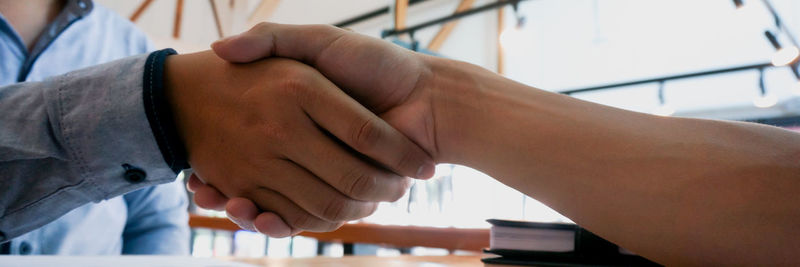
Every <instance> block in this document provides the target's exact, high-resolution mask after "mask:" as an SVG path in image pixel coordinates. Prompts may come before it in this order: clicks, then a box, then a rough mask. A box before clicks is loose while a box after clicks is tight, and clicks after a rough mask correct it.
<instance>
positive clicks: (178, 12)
mask: <svg viewBox="0 0 800 267" xmlns="http://www.w3.org/2000/svg"><path fill="white" fill-rule="evenodd" d="M182 18H183V0H177V2H176V3H175V23H174V24H173V26H172V37H175V39H178V38H181V19H182Z"/></svg>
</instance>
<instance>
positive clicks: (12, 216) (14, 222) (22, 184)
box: [0, 55, 175, 242]
mask: <svg viewBox="0 0 800 267" xmlns="http://www.w3.org/2000/svg"><path fill="white" fill-rule="evenodd" d="M146 61H147V55H142V56H136V57H131V58H126V59H122V60H118V61H114V62H111V63H107V64H103V65H98V66H95V67H91V68H87V69H83V70H78V71H74V72H71V73H68V74H65V75H62V76H57V77H54V78H52V79H49V80H46V81H43V82H32V83H20V84H15V85H11V86H6V87H0V114H2V115H0V242H2V241H5V240H8V239H11V238H14V237H16V236H19V235H21V234H23V233H25V232H28V231H31V230H33V229H36V228H38V227H41V226H43V225H44V224H46V223H48V222H50V221H53V220H55V219H56V218H58V217H60V216H61V215H63V214H65V213H67V212H68V211H70V210H72V209H74V208H76V207H79V206H81V205H83V204H85V203H87V202H97V201H100V200H103V199H109V198H112V197H115V196H118V195H121V194H124V193H126V192H130V191H133V190H136V189H140V188H143V187H147V186H152V185H156V184H162V183H166V182H170V181H173V180H174V178H175V173H174V171H173V170H172V169H171V168H170V167H171V166H170V165H168V164H167V163H166V162H165V160H164V158H163V157H162V153H161V150H160V148H159V144H158V143H157V141H156V138H155V137H154V134H153V131H152V130H151V126H150V122H149V121H148V117H147V115H146V113H145V107H144V103H143V79H142V77H144V71H145V65H146Z"/></svg>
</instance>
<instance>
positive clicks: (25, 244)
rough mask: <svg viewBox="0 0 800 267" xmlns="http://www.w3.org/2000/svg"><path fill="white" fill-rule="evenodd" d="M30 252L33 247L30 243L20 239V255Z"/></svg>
mask: <svg viewBox="0 0 800 267" xmlns="http://www.w3.org/2000/svg"><path fill="white" fill-rule="evenodd" d="M31 252H33V247H32V246H31V244H30V243H28V242H25V241H22V243H20V244H19V254H20V255H28V254H31Z"/></svg>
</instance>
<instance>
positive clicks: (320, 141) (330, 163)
mask: <svg viewBox="0 0 800 267" xmlns="http://www.w3.org/2000/svg"><path fill="white" fill-rule="evenodd" d="M308 123H309V125H308V127H309V128H315V127H316V126H314V125H313V123H312V122H310V121H309V122H308ZM296 135H298V137H297V138H298V139H299V140H300V141H298V142H302V143H304V144H305V145H306V147H308V148H309V150H302V151H300V150H295V151H292V152H290V153H288V154H287V157H288V158H289V159H291V160H292V161H294V162H297V164H299V165H301V166H305V168H306V169H308V170H309V171H310V172H311V173H313V174H314V175H316V176H317V177H320V179H322V180H324V181H325V182H327V183H328V184H330V185H331V186H333V187H334V188H336V190H338V191H339V192H341V193H342V194H344V195H347V196H349V197H351V198H354V199H357V200H361V201H395V200H397V199H399V198H401V197H402V196H403V195H404V194H405V192H406V189H408V186H409V185H410V180H409V179H408V178H406V177H402V176H399V175H396V174H394V173H392V172H389V171H386V170H385V169H383V168H378V167H375V166H373V165H372V164H370V163H367V162H365V161H364V160H363V159H360V158H358V157H357V156H356V155H354V153H352V152H351V151H348V150H347V149H346V148H345V147H343V146H342V145H341V144H340V143H337V142H335V141H333V140H331V138H330V137H329V136H327V135H325V134H323V133H322V132H320V131H318V130H312V131H302V132H297V133H296Z"/></svg>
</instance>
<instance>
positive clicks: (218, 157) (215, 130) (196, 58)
mask: <svg viewBox="0 0 800 267" xmlns="http://www.w3.org/2000/svg"><path fill="white" fill-rule="evenodd" d="M63 5H64V1H55V0H26V1H14V0H0V12H2V13H3V15H4V17H5V18H6V19H7V20H8V21H9V23H10V24H11V25H12V26H13V27H14V30H15V31H16V32H17V33H18V34H19V35H20V37H21V38H22V40H23V42H24V43H25V45H26V46H27V47H28V48H29V49H30V47H32V46H33V45H34V44H35V42H36V39H37V38H38V36H39V35H40V34H41V33H42V32H43V30H44V29H45V27H46V26H47V25H48V24H49V23H50V22H51V21H52V20H53V19H54V18H55V17H56V16H57V15H58V14H59V12H60V11H61V9H62V8H63ZM42 11H44V12H42ZM265 73H266V74H265ZM165 80H166V81H165V85H164V86H165V94H166V97H167V99H168V102H169V104H170V107H171V111H172V115H173V117H174V121H176V124H177V125H176V128H177V130H178V133H179V136H180V137H181V139H182V141H183V142H184V145H185V146H186V148H187V152H188V160H189V163H190V164H191V165H192V166H193V168H194V170H195V173H196V174H199V175H201V176H202V177H203V180H202V181H201V180H200V179H198V178H197V177H196V176H195V177H194V178H193V179H191V181H190V187H191V185H193V184H196V183H198V182H200V183H201V184H202V185H203V186H206V185H208V186H214V187H213V193H214V194H216V196H218V197H220V198H223V199H227V198H237V197H246V198H247V199H248V200H247V203H246V205H248V206H247V208H252V209H256V207H257V208H258V209H257V210H256V211H259V212H260V210H271V211H273V212H274V213H271V214H269V215H264V216H261V218H267V219H268V220H270V221H271V222H273V224H277V225H279V226H281V227H283V228H281V229H278V228H277V227H275V226H273V225H269V226H270V229H273V231H275V229H278V230H280V231H279V232H275V235H279V236H286V235H290V234H292V233H297V232H300V231H304V230H305V231H330V230H333V229H336V228H338V227H339V226H340V225H341V224H343V223H344V222H345V221H348V220H353V219H358V218H362V217H364V216H367V215H369V214H371V213H372V212H373V211H374V210H375V208H376V207H377V202H379V201H394V200H396V199H398V198H400V197H401V196H402V195H403V193H404V192H405V190H406V189H407V188H408V186H409V179H408V178H407V177H418V178H429V177H431V176H432V175H433V172H434V168H435V167H434V164H433V160H432V158H431V157H430V155H428V153H427V152H426V151H424V150H422V149H421V148H420V147H419V146H418V145H417V144H415V143H413V142H412V141H411V140H410V139H408V138H407V137H406V136H404V135H403V134H401V133H399V132H398V131H397V130H395V129H394V128H392V127H391V126H389V125H388V124H387V123H386V122H384V121H383V120H381V119H380V118H379V117H377V116H375V115H374V114H373V113H371V112H369V111H368V110H367V109H366V108H364V107H363V106H361V105H360V104H359V103H357V102H356V101H354V100H353V99H352V98H350V97H349V96H347V95H346V94H344V93H343V92H342V91H341V90H340V89H339V88H338V87H336V86H335V85H334V84H332V83H331V82H330V81H328V80H327V79H326V78H325V77H324V76H323V75H321V74H320V73H319V72H318V71H316V70H314V69H313V68H311V67H309V66H307V65H304V64H302V63H299V62H297V61H292V60H287V59H275V60H268V61H264V62H257V63H253V64H238V65H232V64H230V63H228V62H225V61H223V60H221V59H219V58H218V57H217V56H216V55H214V53H212V52H211V51H207V52H203V53H196V54H187V55H176V56H170V57H168V59H167V61H166V63H165ZM145 130H146V131H148V132H149V131H150V130H149V129H145ZM121 141H124V140H121ZM204 190H205V191H207V190H208V189H201V190H199V191H198V192H200V193H201V195H204V192H205V191H204ZM211 200H213V201H218V200H219V199H211ZM200 202H201V203H203V205H205V204H209V203H212V202H203V201H202V200H201V201H200ZM231 203H233V204H234V205H235V204H236V203H237V201H232V202H231ZM218 208H219V207H218ZM233 210H234V211H235V212H240V211H253V210H246V209H238V210H237V209H235V208H234V209H233ZM236 214H240V213H236Z"/></svg>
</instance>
